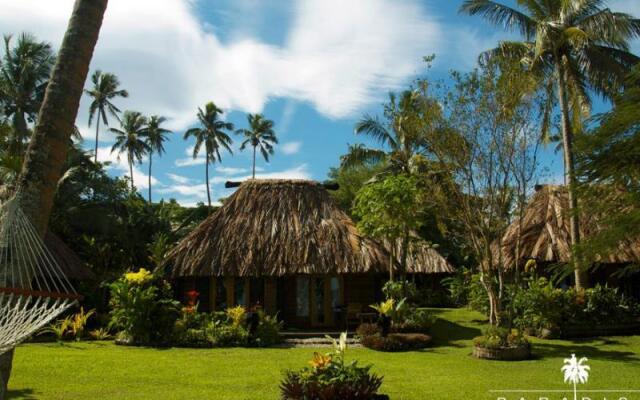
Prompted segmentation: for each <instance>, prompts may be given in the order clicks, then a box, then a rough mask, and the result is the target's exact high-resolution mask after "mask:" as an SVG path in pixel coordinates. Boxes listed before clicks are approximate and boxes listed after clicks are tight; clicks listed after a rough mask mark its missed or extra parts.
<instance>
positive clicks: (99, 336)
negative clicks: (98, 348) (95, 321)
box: [89, 328, 111, 340]
mask: <svg viewBox="0 0 640 400" xmlns="http://www.w3.org/2000/svg"><path fill="white" fill-rule="evenodd" d="M89 336H91V337H92V338H93V339H94V340H108V339H111V333H110V332H109V330H108V329H106V328H99V329H94V330H92V331H91V332H89Z"/></svg>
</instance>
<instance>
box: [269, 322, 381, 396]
mask: <svg viewBox="0 0 640 400" xmlns="http://www.w3.org/2000/svg"><path fill="white" fill-rule="evenodd" d="M346 339H347V335H346V333H343V334H342V335H341V336H340V342H339V343H336V342H335V341H334V351H333V352H330V353H327V354H324V355H323V354H319V353H314V357H313V359H312V360H311V361H310V362H309V364H310V366H308V367H305V368H302V369H301V370H298V371H286V372H285V374H284V378H283V380H282V382H281V384H280V391H281V394H282V398H283V399H285V400H306V399H314V400H333V399H343V400H376V399H388V397H387V396H383V395H379V394H378V390H379V388H380V385H382V377H379V376H377V375H375V374H372V373H371V366H370V365H369V366H364V367H361V366H359V365H358V362H357V361H355V360H354V361H351V362H346V361H345V357H344V353H345V351H346V348H347V346H346Z"/></svg>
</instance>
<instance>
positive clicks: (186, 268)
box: [163, 180, 389, 278]
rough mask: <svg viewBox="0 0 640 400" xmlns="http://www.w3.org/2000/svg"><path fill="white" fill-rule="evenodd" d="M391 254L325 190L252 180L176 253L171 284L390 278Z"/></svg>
mask: <svg viewBox="0 0 640 400" xmlns="http://www.w3.org/2000/svg"><path fill="white" fill-rule="evenodd" d="M388 260H389V258H388V253H387V252H386V250H385V249H384V248H383V246H381V245H379V244H378V243H376V242H374V241H372V240H370V239H367V238H365V237H363V236H361V235H360V234H359V233H358V231H357V229H356V226H355V224H354V223H353V221H352V220H351V219H350V218H349V217H348V216H347V215H346V214H345V213H344V212H343V211H342V210H340V209H339V208H338V206H337V205H336V204H335V202H334V200H333V199H332V198H331V196H330V195H329V193H328V192H327V191H326V189H325V188H324V187H323V186H322V185H321V184H319V183H316V182H312V181H306V180H249V181H246V182H244V183H242V184H241V185H240V187H239V188H238V190H237V191H236V192H235V193H234V194H233V195H231V196H230V197H229V198H227V199H226V201H225V202H224V204H223V206H222V207H220V208H219V209H218V210H217V211H215V212H214V213H213V214H212V215H211V216H210V217H209V218H207V219H206V220H205V221H204V222H202V223H201V224H200V225H199V226H198V227H197V228H196V229H195V230H194V231H193V232H191V233H190V234H189V235H188V236H187V237H185V238H184V239H183V240H182V241H181V242H180V243H178V245H177V246H176V247H175V248H174V249H173V250H171V251H170V252H169V254H168V255H167V257H166V259H165V262H164V263H163V268H164V270H165V272H166V274H167V275H168V276H169V277H173V278H175V277H184V276H223V275H225V276H240V277H243V276H282V275H286V274H336V273H337V274H342V273H363V272H385V271H387V265H388Z"/></svg>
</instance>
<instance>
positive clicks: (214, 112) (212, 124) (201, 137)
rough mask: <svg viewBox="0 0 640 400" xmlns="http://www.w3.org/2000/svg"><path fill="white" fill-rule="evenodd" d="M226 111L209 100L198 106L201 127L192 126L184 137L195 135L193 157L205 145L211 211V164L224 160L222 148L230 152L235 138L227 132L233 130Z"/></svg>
mask: <svg viewBox="0 0 640 400" xmlns="http://www.w3.org/2000/svg"><path fill="white" fill-rule="evenodd" d="M223 113H224V112H223V111H222V110H221V109H220V108H218V107H217V106H216V105H215V104H214V103H213V102H209V103H207V104H206V105H205V106H204V110H203V109H202V108H198V121H199V122H200V125H201V126H199V127H197V128H191V129H189V130H188V131H186V132H185V133H184V139H185V140H186V139H188V138H190V137H194V138H195V140H196V144H195V146H194V147H193V158H197V157H198V154H200V151H201V150H202V148H203V147H204V153H205V183H206V186H207V204H208V205H209V211H210V210H211V189H210V187H209V164H210V163H212V162H214V161H216V160H217V161H218V162H222V158H221V157H220V149H221V148H224V149H226V150H227V151H228V152H229V153H230V154H233V152H232V151H231V144H232V143H233V140H232V139H231V138H230V137H229V135H228V134H227V132H230V131H233V124H232V123H231V122H226V121H223V120H222V119H221V118H222V114H223Z"/></svg>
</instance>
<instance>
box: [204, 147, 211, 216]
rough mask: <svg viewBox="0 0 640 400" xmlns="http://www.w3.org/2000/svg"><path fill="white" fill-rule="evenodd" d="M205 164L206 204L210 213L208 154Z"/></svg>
mask: <svg viewBox="0 0 640 400" xmlns="http://www.w3.org/2000/svg"><path fill="white" fill-rule="evenodd" d="M206 158H207V160H206V161H207V162H206V163H205V167H204V174H205V181H206V183H207V204H209V210H208V211H209V212H211V191H210V190H209V153H207V157H206Z"/></svg>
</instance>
